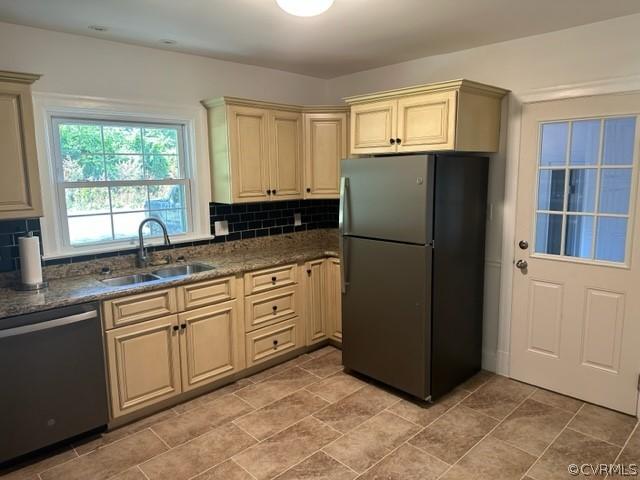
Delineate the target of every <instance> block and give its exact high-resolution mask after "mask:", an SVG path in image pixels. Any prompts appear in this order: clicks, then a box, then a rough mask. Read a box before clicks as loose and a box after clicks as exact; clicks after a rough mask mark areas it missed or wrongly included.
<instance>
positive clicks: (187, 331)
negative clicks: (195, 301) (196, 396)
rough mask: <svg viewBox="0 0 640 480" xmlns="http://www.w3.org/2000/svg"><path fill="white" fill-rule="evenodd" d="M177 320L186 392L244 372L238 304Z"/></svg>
mask: <svg viewBox="0 0 640 480" xmlns="http://www.w3.org/2000/svg"><path fill="white" fill-rule="evenodd" d="M178 319H179V322H180V355H181V366H182V390H183V391H185V392H186V391H189V390H192V389H194V388H197V387H200V386H202V385H206V384H207V383H211V382H214V381H216V380H219V379H221V378H224V377H226V376H228V375H231V374H232V373H236V372H238V371H239V370H242V369H243V368H244V366H245V361H244V342H243V341H242V333H243V332H242V330H241V328H240V327H241V322H242V320H241V319H240V318H239V309H238V300H233V301H230V302H225V303H221V304H218V305H212V306H209V307H204V308H199V309H197V310H193V311H190V312H186V313H181V314H180V315H179V316H178Z"/></svg>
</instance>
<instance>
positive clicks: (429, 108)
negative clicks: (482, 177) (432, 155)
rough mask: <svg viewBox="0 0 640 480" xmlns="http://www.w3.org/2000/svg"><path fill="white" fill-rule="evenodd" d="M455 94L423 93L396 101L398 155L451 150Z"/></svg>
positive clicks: (453, 135) (454, 120)
mask: <svg viewBox="0 0 640 480" xmlns="http://www.w3.org/2000/svg"><path fill="white" fill-rule="evenodd" d="M455 125H456V92H440V93H427V94H424V95H415V96H412V97H406V98H401V99H399V100H398V138H399V139H400V143H399V144H398V145H397V147H398V152H425V151H429V150H452V149H453V148H454V145H455Z"/></svg>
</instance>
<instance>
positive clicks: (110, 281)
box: [102, 273, 160, 287]
mask: <svg viewBox="0 0 640 480" xmlns="http://www.w3.org/2000/svg"><path fill="white" fill-rule="evenodd" d="M159 278H160V277H159V276H156V275H153V274H151V273H136V274H133V275H125V276H124V277H114V278H107V279H105V280H102V283H104V284H105V285H109V286H110V287H121V286H123V285H133V284H136V283H145V282H153V281H154V280H158V279H159Z"/></svg>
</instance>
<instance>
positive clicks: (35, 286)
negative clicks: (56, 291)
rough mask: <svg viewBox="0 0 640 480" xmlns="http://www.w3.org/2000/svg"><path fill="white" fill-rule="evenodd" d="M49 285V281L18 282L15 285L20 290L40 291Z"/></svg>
mask: <svg viewBox="0 0 640 480" xmlns="http://www.w3.org/2000/svg"><path fill="white" fill-rule="evenodd" d="M48 286H49V282H46V281H45V282H40V283H22V282H20V283H18V284H17V285H16V286H15V289H16V290H18V291H20V292H40V291H42V290H45V289H46V288H47V287H48Z"/></svg>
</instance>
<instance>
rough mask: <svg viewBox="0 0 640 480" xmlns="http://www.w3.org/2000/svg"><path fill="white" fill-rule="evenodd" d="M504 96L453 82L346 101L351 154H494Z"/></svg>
mask: <svg viewBox="0 0 640 480" xmlns="http://www.w3.org/2000/svg"><path fill="white" fill-rule="evenodd" d="M506 94H507V90H503V89H500V88H497V87H492V86H489V85H484V84H481V83H476V82H471V81H469V80H455V81H451V82H441V83H434V84H430V85H422V86H418V87H410V88H403V89H398V90H391V91H386V92H380V93H374V94H369V95H359V96H357V97H350V98H346V99H345V101H346V102H347V103H348V104H349V105H351V119H350V138H351V144H350V153H352V154H356V155H358V154H376V153H409V152H429V151H469V152H495V151H497V150H498V144H499V136H500V113H501V101H502V97H504V96H505V95H506Z"/></svg>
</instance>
